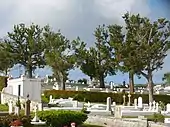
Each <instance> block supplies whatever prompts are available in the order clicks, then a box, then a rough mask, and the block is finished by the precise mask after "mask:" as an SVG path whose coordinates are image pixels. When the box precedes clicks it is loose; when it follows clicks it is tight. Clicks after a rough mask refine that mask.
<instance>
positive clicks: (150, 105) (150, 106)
mask: <svg viewBox="0 0 170 127" xmlns="http://www.w3.org/2000/svg"><path fill="white" fill-rule="evenodd" d="M151 110H152V102H149V111H151Z"/></svg>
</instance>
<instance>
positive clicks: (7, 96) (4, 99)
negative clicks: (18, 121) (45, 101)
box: [1, 92, 42, 111]
mask: <svg viewBox="0 0 170 127" xmlns="http://www.w3.org/2000/svg"><path fill="white" fill-rule="evenodd" d="M26 100H27V98H23V97H20V102H21V107H22V108H24V105H25V102H26ZM10 101H12V103H13V106H15V105H16V102H17V101H18V96H16V95H11V94H8V93H4V92H1V104H9V102H10ZM35 105H38V110H42V109H40V108H41V105H42V104H41V102H37V101H32V100H31V104H30V107H31V111H32V110H34V107H35Z"/></svg>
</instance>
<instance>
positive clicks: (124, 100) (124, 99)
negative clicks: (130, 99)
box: [123, 95, 126, 106]
mask: <svg viewBox="0 0 170 127" xmlns="http://www.w3.org/2000/svg"><path fill="white" fill-rule="evenodd" d="M125 104H126V96H125V95H123V105H124V106H125Z"/></svg>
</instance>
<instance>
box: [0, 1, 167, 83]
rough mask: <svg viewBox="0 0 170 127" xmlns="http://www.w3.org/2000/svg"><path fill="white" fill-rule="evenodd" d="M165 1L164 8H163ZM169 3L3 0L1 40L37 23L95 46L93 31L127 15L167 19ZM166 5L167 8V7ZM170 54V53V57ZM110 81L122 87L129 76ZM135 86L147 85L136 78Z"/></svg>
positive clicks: (75, 75) (74, 73)
mask: <svg viewBox="0 0 170 127" xmlns="http://www.w3.org/2000/svg"><path fill="white" fill-rule="evenodd" d="M163 1H164V4H163ZM165 1H166V0H0V15H1V17H2V18H1V20H0V28H1V29H0V36H5V35H6V32H7V31H11V29H12V27H13V25H14V24H18V23H25V24H30V23H31V22H34V23H36V24H39V25H41V26H43V25H46V24H50V25H51V26H52V27H53V28H54V30H58V29H61V32H62V33H63V34H64V35H65V36H66V37H67V38H68V39H70V40H72V39H75V38H76V37H77V36H80V38H81V39H82V40H83V41H85V42H87V43H88V45H89V46H90V45H93V44H94V37H93V31H94V29H95V28H96V27H97V26H98V25H100V24H115V23H118V24H123V20H122V18H121V16H122V15H123V14H124V13H126V12H127V11H129V12H131V13H140V14H141V15H143V16H147V17H150V18H151V19H152V20H154V19H157V18H160V17H166V18H169V19H170V16H169V15H168V6H167V5H168V4H167V3H165ZM165 5H166V6H165ZM169 54H170V53H169ZM169 62H170V56H168V57H167V58H166V59H165V64H164V67H163V69H162V70H161V71H158V72H155V74H154V82H156V83H159V82H162V76H163V74H164V73H165V72H168V71H170V67H169V65H168V63H169ZM36 73H38V74H39V75H41V76H45V75H46V74H48V75H50V74H51V70H50V69H49V68H46V69H38V70H36ZM11 74H12V75H13V76H18V74H19V68H18V67H14V68H13V69H12V71H11ZM69 77H70V78H71V79H75V80H77V79H79V78H84V77H85V78H86V77H87V76H85V75H84V74H83V73H81V71H80V70H71V71H70V75H69ZM106 80H107V81H114V82H116V83H122V81H123V80H125V81H126V82H128V76H127V74H122V73H117V75H116V76H111V77H107V78H106ZM135 82H136V83H146V80H145V79H144V78H141V79H140V80H139V79H138V78H135Z"/></svg>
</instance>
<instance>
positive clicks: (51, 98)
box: [49, 95, 53, 103]
mask: <svg viewBox="0 0 170 127" xmlns="http://www.w3.org/2000/svg"><path fill="white" fill-rule="evenodd" d="M52 100H53V96H52V95H50V102H49V103H52Z"/></svg>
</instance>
